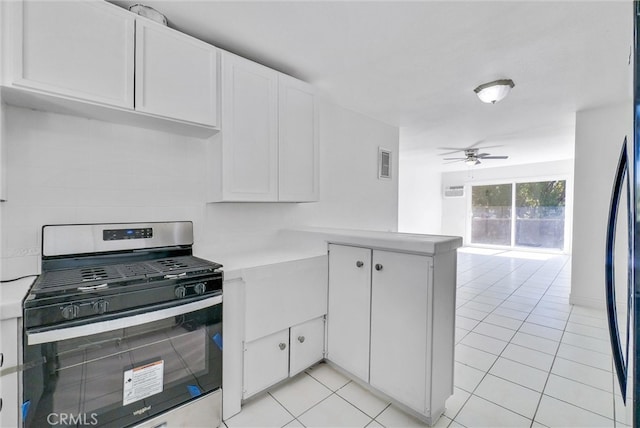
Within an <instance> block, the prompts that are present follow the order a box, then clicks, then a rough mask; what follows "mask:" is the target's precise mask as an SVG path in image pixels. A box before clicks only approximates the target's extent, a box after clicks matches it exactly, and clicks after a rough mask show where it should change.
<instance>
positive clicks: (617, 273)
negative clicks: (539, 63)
mask: <svg viewBox="0 0 640 428" xmlns="http://www.w3.org/2000/svg"><path fill="white" fill-rule="evenodd" d="M633 13H634V34H633V38H634V40H633V51H632V54H631V57H630V60H631V62H632V66H633V108H634V114H633V136H631V137H629V136H627V137H625V138H624V141H623V143H622V148H621V151H620V157H619V160H618V168H617V170H616V174H615V178H614V185H613V191H612V194H611V203H610V210H609V220H608V226H607V235H606V243H605V246H606V253H605V254H606V256H605V293H606V306H607V320H608V326H609V336H610V339H611V340H610V341H611V350H612V356H613V366H614V377H615V383H616V384H617V385H616V386H617V387H618V388H619V391H618V392H619V393H620V395H621V396H622V399H623V401H624V404H625V407H626V409H625V411H626V413H627V415H628V418H627V420H628V419H629V416H630V417H632V418H633V426H634V427H640V271H639V269H640V259H639V257H640V217H638V215H637V214H638V210H639V209H640V34H639V30H640V2H639V1H637V0H636V1H634V2H633ZM620 229H623V230H624V233H623V235H626V236H621V233H620ZM621 238H622V239H621ZM616 241H617V242H616ZM621 241H622V242H621ZM620 252H625V253H626V256H625V257H624V263H620V257H619V255H620ZM621 264H623V266H620V265H621ZM616 419H617V418H616Z"/></svg>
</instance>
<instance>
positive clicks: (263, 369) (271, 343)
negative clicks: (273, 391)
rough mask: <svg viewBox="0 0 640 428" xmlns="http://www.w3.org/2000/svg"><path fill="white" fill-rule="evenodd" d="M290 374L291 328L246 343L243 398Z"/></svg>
mask: <svg viewBox="0 0 640 428" xmlns="http://www.w3.org/2000/svg"><path fill="white" fill-rule="evenodd" d="M288 375H289V329H286V330H282V331H279V332H277V333H274V334H271V335H269V336H267V337H263V338H261V339H258V340H254V341H252V342H247V343H245V347H244V387H243V394H242V396H243V398H248V397H250V396H252V395H253V394H255V393H257V392H260V391H262V390H263V389H265V388H268V387H270V386H271V385H274V384H276V383H278V382H280V381H281V380H283V379H286V378H287V376H288Z"/></svg>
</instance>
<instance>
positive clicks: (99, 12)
mask: <svg viewBox="0 0 640 428" xmlns="http://www.w3.org/2000/svg"><path fill="white" fill-rule="evenodd" d="M9 6H10V7H12V8H13V13H12V14H11V16H12V19H10V25H11V27H12V32H11V37H12V38H13V46H14V47H15V49H14V57H13V61H12V63H13V70H12V82H13V84H14V85H15V86H19V87H25V88H31V89H36V90H40V91H45V92H48V93H53V94H59V95H64V96H68V97H73V98H76V99H83V100H90V101H95V102H99V103H105V104H109V105H113V106H118V107H126V108H133V72H134V64H133V59H134V21H135V17H134V15H133V14H131V13H129V12H127V11H125V10H123V9H120V8H118V7H114V6H113V5H111V4H108V3H106V2H103V1H82V2H79V1H73V2H71V1H67V2H58V1H23V2H13V3H12V4H10V5H9ZM20 23H22V25H20ZM20 46H21V47H22V49H20Z"/></svg>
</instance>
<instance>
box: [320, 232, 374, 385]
mask: <svg viewBox="0 0 640 428" xmlns="http://www.w3.org/2000/svg"><path fill="white" fill-rule="evenodd" d="M370 304H371V250H370V249H368V248H359V247H349V246H344V245H333V244H332V245H329V308H328V313H327V341H328V342H327V358H328V359H329V360H330V361H332V362H334V363H335V364H337V365H338V366H340V367H342V368H343V369H345V370H347V371H348V372H350V373H352V374H353V375H355V376H357V377H359V378H360V379H362V380H364V381H369V318H370V310H371V307H370Z"/></svg>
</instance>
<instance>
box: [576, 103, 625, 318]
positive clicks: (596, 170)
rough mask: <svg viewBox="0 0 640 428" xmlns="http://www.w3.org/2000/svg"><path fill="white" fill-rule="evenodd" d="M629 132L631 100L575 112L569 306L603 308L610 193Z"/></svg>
mask: <svg viewBox="0 0 640 428" xmlns="http://www.w3.org/2000/svg"><path fill="white" fill-rule="evenodd" d="M632 129H633V105H632V102H631V101H628V102H625V103H621V104H617V105H613V106H607V107H602V108H597V109H590V110H583V111H579V112H577V113H576V148H575V184H574V212H575V216H574V222H573V258H572V265H571V296H570V301H571V303H574V304H579V305H586V306H594V307H604V260H605V259H604V258H605V237H606V228H607V219H608V213H609V204H610V200H611V190H612V187H613V180H614V177H615V170H616V166H617V163H618V158H619V156H620V149H621V147H622V140H623V138H624V137H625V135H627V136H629V137H630V142H632V141H633V138H632V135H633V134H632ZM620 210H621V211H620V215H621V216H625V215H626V207H625V206H624V205H622V206H621V207H620ZM619 224H620V223H619ZM622 224H624V221H623V222H622ZM623 267H624V266H623ZM625 279H626V278H620V279H619V280H620V281H624V280H625Z"/></svg>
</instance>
